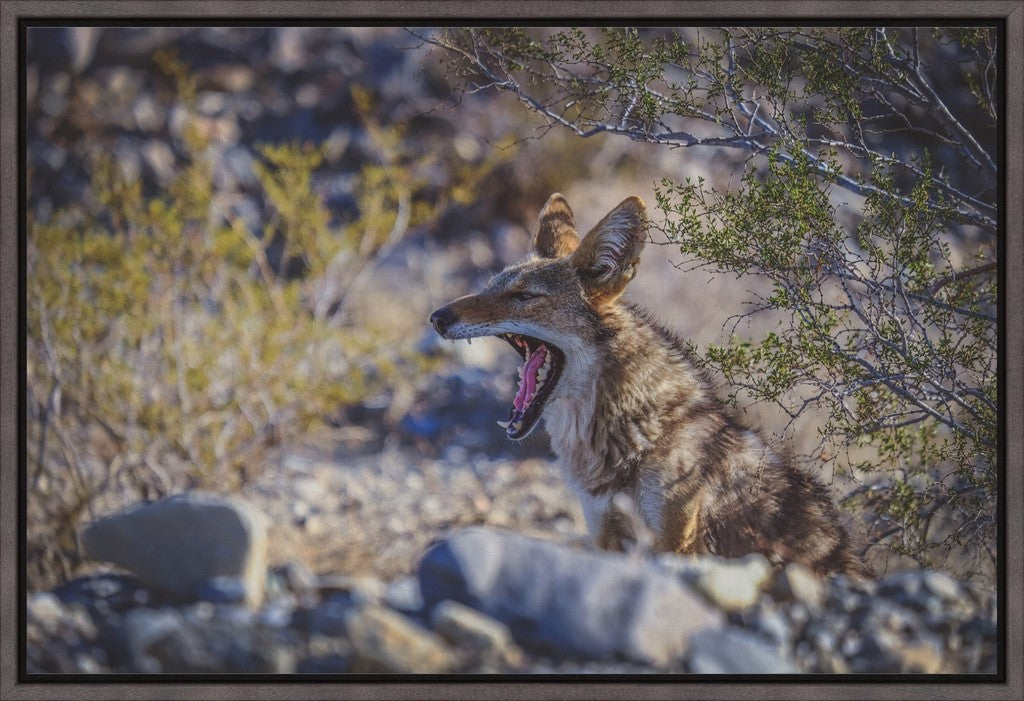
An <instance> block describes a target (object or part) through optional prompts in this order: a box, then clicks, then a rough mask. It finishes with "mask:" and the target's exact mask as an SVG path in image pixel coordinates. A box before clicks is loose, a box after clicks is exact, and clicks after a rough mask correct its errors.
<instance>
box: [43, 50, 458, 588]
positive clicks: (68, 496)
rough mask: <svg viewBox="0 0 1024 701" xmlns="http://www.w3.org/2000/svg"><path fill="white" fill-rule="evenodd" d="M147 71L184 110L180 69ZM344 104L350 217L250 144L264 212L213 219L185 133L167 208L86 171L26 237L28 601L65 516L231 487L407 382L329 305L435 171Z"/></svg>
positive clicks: (69, 529)
mask: <svg viewBox="0 0 1024 701" xmlns="http://www.w3.org/2000/svg"><path fill="white" fill-rule="evenodd" d="M160 63H161V65H163V66H164V67H165V69H166V70H167V71H168V72H169V73H170V74H171V75H173V76H176V77H177V79H178V83H179V97H180V99H182V100H184V102H185V103H186V104H187V103H188V99H189V96H190V95H191V94H193V93H194V90H190V89H189V88H188V85H189V77H188V73H187V71H185V70H184V69H183V68H182V66H181V64H180V63H177V62H176V60H175V59H174V58H173V57H169V56H167V55H163V56H161V57H160ZM354 97H355V100H354V101H355V102H356V103H357V106H358V107H359V109H360V110H361V114H362V115H363V119H364V122H365V128H366V132H367V135H368V136H369V139H370V141H371V143H372V145H373V151H374V153H375V155H376V156H377V161H376V162H372V163H366V164H364V165H362V166H361V168H359V170H358V172H356V173H355V174H354V175H355V178H354V180H355V183H356V184H355V187H354V191H353V195H354V199H355V207H354V208H353V214H352V215H351V216H350V217H349V218H348V219H347V220H342V221H334V220H333V216H332V213H331V212H330V211H329V210H328V209H327V208H326V206H325V204H324V202H323V201H322V199H321V198H320V196H319V195H318V194H317V193H316V192H315V189H314V186H313V176H314V174H315V172H316V171H317V169H318V168H319V167H320V166H321V165H322V163H323V158H324V152H323V149H322V148H320V147H318V146H314V145H309V144H283V145H265V146H263V147H261V148H260V149H258V153H259V158H258V163H257V165H256V167H255V171H256V176H257V178H258V181H259V190H260V194H261V195H262V196H263V197H264V198H265V201H266V203H267V206H268V209H269V210H270V211H271V212H272V213H273V214H272V216H271V217H270V219H269V221H268V224H267V225H266V228H265V229H264V230H263V231H262V232H253V231H250V230H249V228H248V226H247V225H246V223H245V222H244V221H243V219H242V218H241V217H240V216H237V215H235V214H234V213H232V212H226V211H223V209H222V208H221V207H220V206H218V205H217V204H216V200H215V197H214V194H215V187H214V183H213V181H212V176H211V170H212V169H211V167H210V165H211V164H210V160H209V151H208V150H207V146H208V144H207V142H206V141H205V140H204V138H203V136H202V134H201V132H200V130H199V129H197V128H194V127H189V128H187V129H186V130H185V142H186V143H185V151H186V153H185V157H184V159H183V161H182V163H181V164H180V168H179V171H178V173H177V175H176V177H175V178H174V180H173V182H172V183H171V185H170V186H169V187H168V188H167V189H166V191H165V192H162V193H160V194H158V195H156V196H153V197H147V196H144V195H143V192H142V188H141V185H140V183H139V182H138V181H137V180H136V181H132V180H128V179H126V178H125V177H124V175H123V174H122V173H121V171H120V169H119V167H118V165H117V164H116V163H115V162H114V161H113V160H112V159H110V158H100V159H98V160H97V161H96V162H94V163H92V183H91V187H90V189H89V192H88V195H87V198H86V200H85V201H83V202H81V203H78V204H74V205H72V206H69V207H68V208H67V209H65V210H63V211H61V212H58V213H56V214H54V215H53V216H52V217H50V218H49V219H48V220H47V221H45V222H44V221H36V220H30V221H29V225H28V239H27V246H28V248H27V260H28V274H27V282H28V286H27V287H28V289H27V299H28V338H27V343H28V349H27V350H28V391H29V400H28V413H29V416H28V429H29V435H28V439H29V450H28V513H29V523H28V554H27V562H28V565H29V586H30V588H33V589H34V588H38V587H44V586H48V585H51V584H52V583H53V582H54V581H55V580H59V579H63V578H66V577H67V576H69V575H70V574H71V570H72V568H73V567H74V566H75V564H76V563H77V561H78V555H77V546H76V542H75V532H76V529H77V527H78V525H79V523H80V522H81V521H82V519H84V518H89V517H92V516H95V515H98V514H100V513H102V512H104V511H108V510H110V509H112V508H114V507H116V506H120V505H122V504H127V503H131V502H132V501H134V500H136V499H138V498H143V499H152V498H156V497H159V496H161V495H163V494H166V493H168V492H171V491H175V490H178V489H181V488H183V487H186V486H188V487H203V488H208V489H214V490H219V491H226V490H232V489H235V488H237V487H238V486H239V485H241V484H242V483H244V482H245V481H246V479H247V478H249V477H250V476H251V475H252V473H253V471H254V470H257V469H258V468H259V465H260V463H261V460H262V459H263V458H264V457H265V451H266V449H267V448H268V447H270V446H273V445H276V444H279V443H282V442H288V441H291V440H294V439H297V438H298V437H300V436H306V434H307V433H308V432H311V431H313V430H314V429H315V428H316V427H317V426H318V425H322V423H323V421H324V420H325V419H327V418H329V417H331V416H332V415H337V412H338V410H339V408H341V407H344V406H346V405H350V404H354V403H357V402H360V401H362V400H363V399H365V398H366V397H368V396H370V395H372V394H375V393H378V392H380V391H381V390H382V389H383V388H385V387H387V386H388V385H389V384H391V383H393V382H395V381H396V380H397V379H398V378H400V377H408V376H411V375H413V374H416V373H417V372H421V371H422V369H423V367H424V366H423V363H425V362H426V361H425V360H424V359H423V358H421V357H420V356H418V355H416V354H415V353H414V352H413V351H412V350H411V349H410V348H408V347H404V346H401V345H394V346H392V345H390V341H391V339H384V338H382V337H381V335H380V334H379V333H376V332H374V331H371V330H367V329H366V328H361V327H357V326H354V325H351V324H349V323H347V322H346V318H345V312H346V302H347V301H348V296H349V292H350V290H351V289H352V284H353V282H354V280H355V279H356V278H357V276H358V275H359V274H360V273H362V272H363V271H364V270H366V269H368V266H371V264H372V262H373V261H374V260H375V259H376V258H377V257H379V256H380V255H381V254H382V252H384V251H386V250H387V249H388V248H389V247H390V246H392V245H393V244H395V243H396V242H397V241H399V240H400V239H402V237H403V236H405V234H406V233H407V232H408V231H410V230H411V229H413V228H415V227H420V226H424V225H426V224H427V223H428V222H430V221H432V220H433V219H435V218H436V217H437V216H438V215H439V213H440V212H441V210H442V209H443V208H444V207H445V201H444V199H443V198H441V197H439V196H438V195H437V194H436V193H437V192H438V191H439V190H440V189H441V188H439V187H438V185H437V183H436V182H433V180H436V179H437V178H436V177H433V176H431V177H428V176H430V175H431V171H430V168H431V166H432V159H431V158H429V157H427V156H422V155H420V156H417V155H413V154H412V153H411V151H410V149H409V148H408V145H407V143H406V142H405V140H404V139H403V134H402V132H401V130H400V129H399V128H397V127H394V126H383V125H380V124H378V123H376V121H374V119H373V117H372V116H371V113H372V98H371V95H370V94H369V93H368V92H366V91H361V90H357V91H356V93H355V94H354ZM470 175H474V174H470ZM453 184H454V185H458V186H464V184H463V183H462V182H461V181H460V180H459V178H454V183H453ZM275 247H276V249H277V250H278V251H279V252H280V256H279V260H278V261H276V262H275V261H272V260H271V256H270V255H269V252H270V251H271V250H273V249H275Z"/></svg>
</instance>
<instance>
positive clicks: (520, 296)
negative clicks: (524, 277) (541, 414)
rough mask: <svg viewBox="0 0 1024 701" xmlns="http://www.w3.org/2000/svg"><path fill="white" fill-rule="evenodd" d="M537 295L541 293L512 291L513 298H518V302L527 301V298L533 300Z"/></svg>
mask: <svg viewBox="0 0 1024 701" xmlns="http://www.w3.org/2000/svg"><path fill="white" fill-rule="evenodd" d="M536 297H540V295H537V294H534V293H532V292H526V291H525V290H522V291H519V292H513V293H512V299H514V300H516V301H517V302H526V301H527V300H531V299H534V298H536Z"/></svg>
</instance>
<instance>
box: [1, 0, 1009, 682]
mask: <svg viewBox="0 0 1024 701" xmlns="http://www.w3.org/2000/svg"><path fill="white" fill-rule="evenodd" d="M58 17H59V18H66V19H68V20H69V21H71V22H74V21H75V20H76V19H79V20H81V21H83V22H84V21H87V20H88V21H96V20H102V19H104V18H110V19H117V20H125V19H131V18H132V17H139V18H140V19H141V18H146V19H162V20H166V19H175V18H176V19H184V18H188V19H189V20H191V21H195V20H200V21H201V20H202V19H203V18H218V19H221V18H239V19H242V18H245V19H250V20H251V19H258V20H260V21H264V22H266V23H268V24H272V23H274V21H275V19H277V20H282V21H283V20H292V21H294V20H301V19H302V18H304V17H306V18H311V19H312V18H316V19H323V18H337V19H338V21H339V22H346V23H354V24H355V23H358V24H373V23H374V22H382V21H386V22H388V23H394V22H398V21H401V20H404V19H413V20H414V21H419V22H418V23H427V21H428V20H433V21H439V22H440V21H445V20H446V19H447V20H450V19H453V18H459V19H462V18H480V19H485V18H486V19H492V20H493V19H500V20H506V21H508V22H509V23H515V22H516V21H517V20H527V19H529V20H538V19H548V20H550V21H551V22H552V23H553V24H555V23H557V24H562V23H566V22H571V20H572V18H573V17H580V18H584V17H585V18H587V21H588V22H593V21H594V20H595V18H601V19H620V20H627V19H628V20H635V21H637V22H638V23H641V22H643V21H644V20H659V21H665V20H676V21H679V22H680V23H687V22H708V21H717V20H720V19H721V20H756V19H758V18H765V19H770V20H772V21H775V22H777V21H778V20H780V19H783V18H793V20H794V23H796V22H801V21H808V20H812V19H818V20H822V19H826V20H827V19H830V18H831V19H835V20H837V21H838V20H862V21H863V20H868V21H876V20H877V21H879V22H883V21H884V20H886V19H920V20H921V21H922V22H927V21H948V20H950V19H953V18H966V17H970V18H991V19H994V20H1002V21H1005V22H1006V43H1005V51H1006V57H1007V60H1006V66H1007V69H1008V70H1007V73H1008V74H1007V76H1006V78H1005V80H1006V82H1005V86H1006V118H1007V124H1008V125H1009V127H1008V129H1007V130H1006V132H1007V133H1006V143H1005V146H1006V151H1005V153H1006V156H1005V182H1006V190H1005V192H1006V193H1007V197H1006V201H1005V209H1006V211H1005V219H1004V221H1005V223H1006V229H1005V233H1006V242H1005V246H1004V256H1005V258H1004V260H1003V261H1002V266H1003V275H1004V277H1003V279H1002V287H1001V290H1002V294H1003V295H1005V297H1004V300H1005V309H1006V314H1005V317H1004V326H1003V330H1002V332H1003V344H1004V345H1003V349H1002V350H1003V355H1002V356H1001V357H1002V361H1003V362H1004V363H1005V375H1004V378H1005V382H1006V390H1005V394H1004V395H1003V396H1004V397H1005V402H1004V405H1003V406H1002V407H1001V410H1002V412H1003V416H1004V417H1005V438H1006V440H1005V443H1004V450H1005V453H1006V465H1005V473H1004V476H1005V480H1004V483H1003V487H1004V490H1003V492H1004V500H1003V516H1004V520H1003V523H1002V527H1003V533H1004V534H1005V536H1004V543H1005V550H1004V552H1003V557H1004V562H1005V565H1004V572H1005V581H1004V583H1003V586H1004V592H1005V599H1004V601H1005V604H1006V605H1005V619H1004V620H1005V629H1006V632H1007V636H1006V651H1005V655H1006V657H1005V659H1006V668H1005V670H1006V675H1005V679H1004V680H1002V681H984V682H972V681H969V680H967V679H965V678H964V677H958V678H956V680H955V681H950V682H945V681H943V682H936V681H934V680H933V679H929V680H924V681H919V680H915V679H914V678H913V677H912V676H911V677H908V678H906V680H901V681H899V682H887V683H878V682H863V681H856V680H850V681H847V680H845V679H844V680H843V681H841V682H834V681H832V680H827V681H825V680H820V679H815V678H814V677H810V678H808V679H807V680H806V681H785V682H766V681H764V680H763V679H758V680H756V681H750V680H744V679H736V678H733V679H723V680H722V681H715V682H707V681H693V682H691V681H687V680H685V679H682V678H680V680H679V681H672V682H665V681H651V682H632V681H630V682H629V683H623V682H620V681H617V680H616V679H615V678H614V677H609V678H601V679H597V678H589V677H572V678H568V679H566V680H564V681H562V680H559V681H549V680H543V681H541V680H537V681H530V680H528V679H524V680H523V681H518V680H517V681H511V682H509V681H499V682H495V681H488V680H487V679H486V677H483V678H481V679H479V680H477V679H468V680H467V679H466V678H465V677H462V678H459V679H458V680H454V681H453V680H451V679H447V678H440V679H435V678H426V677H425V678H423V679H422V680H421V679H415V680H413V681H410V680H409V678H403V679H402V680H401V681H395V682H381V681H378V680H377V678H374V680H373V681H368V680H360V678H359V676H358V675H351V676H350V677H347V678H345V680H344V681H339V680H337V679H338V678H334V679H335V680H334V681H329V682H327V681H325V682H320V681H315V682H308V681H301V682H291V681H281V680H273V681H270V682H269V683H268V682H262V681H260V682H253V681H233V680H232V679H231V678H230V677H227V678H223V679H217V680H209V681H202V682H182V681H175V682H162V681H158V682H152V681H145V682H142V681H140V682H130V681H124V682H117V683H108V682H88V681H86V682H78V681H76V682H75V683H54V682H45V683H37V682H32V681H24V680H22V679H20V678H19V655H18V641H19V636H20V633H19V631H20V627H21V626H22V625H23V621H22V620H21V618H20V616H21V613H22V612H23V604H24V600H23V593H22V592H21V591H20V590H19V572H18V565H19V559H18V547H19V542H20V533H21V529H23V528H24V524H23V523H22V522H21V518H20V512H19V499H18V497H19V489H21V488H22V487H23V485H20V484H19V482H18V474H19V472H18V459H19V456H20V455H22V454H23V446H20V445H19V436H18V425H19V421H18V417H19V410H20V407H22V406H23V405H21V403H20V401H19V391H20V389H21V384H20V382H21V379H20V376H21V374H22V372H23V365H22V364H21V363H22V361H23V357H22V355H21V349H19V342H20V336H19V328H18V324H19V304H20V303H21V300H19V285H18V282H19V261H20V260H21V258H22V256H21V252H20V251H19V245H20V244H19V240H20V237H19V229H18V227H19V212H18V197H19V193H20V190H21V183H20V182H19V177H18V175H19V169H18V166H19V157H20V154H21V153H22V152H23V150H24V144H22V143H20V142H19V135H18V128H17V125H18V115H19V109H20V105H19V104H18V101H17V99H15V97H16V96H18V95H19V75H18V73H19V70H20V68H21V67H20V66H19V55H18V52H19V31H20V26H21V22H22V21H25V20H40V19H46V18H58ZM0 94H2V95H3V100H0V173H2V182H3V187H2V188H0V202H2V210H0V386H2V392H0V699H53V698H74V699H83V700H84V699H101V698H102V699H109V698H123V699H155V698H161V699H197V700H198V699H234V698H239V699H241V698H253V699H255V698H260V699H314V698H339V699H340V698H347V699H369V698H380V699H412V698H418V699H438V698H450V699H463V698H465V699H470V698H472V699H520V698H530V699H570V698H606V699H633V698H650V699H670V698H671V699H676V698H678V699H690V698H740V699H755V698H757V699H811V698H831V699H854V698H857V699H909V698H973V699H1022V698H1024V663H1022V660H1024V649H1022V633H1024V600H1022V596H1024V591H1022V590H1024V491H1022V489H1024V314H1022V313H1021V312H1022V310H1024V198H1022V197H1020V193H1022V192H1024V173H1022V171H1024V132H1022V130H1021V129H1020V125H1022V124H1024V104H1022V103H1024V0H983V1H979V2H973V3H969V4H964V3H962V2H929V3H921V2H882V1H879V2H872V1H853V2H851V1H846V2H838V1H833V0H822V1H816V0H807V1H794V2H763V1H760V2H756V1H753V0H751V1H742V0H723V1H720V2H716V3H706V2H689V1H670V0H651V1H646V2H644V1H637V0H583V1H582V2H581V1H577V0H566V1H563V2H556V1H555V0H550V1H547V0H536V1H530V0H519V1H518V2H515V3H510V2H508V1H507V0H470V1H467V2H458V1H457V0H453V1H447V0H445V1H434V2H432V1H428V0H351V1H348V2H319V3H315V4H314V3H292V2H286V1H284V0H252V1H244V2H224V1H216V0H214V1H203V0H196V1H188V0H182V1H178V0H156V1H154V2H131V1H123V2H100V1H92V2H81V1H74V2H57V1H49V0H47V1H5V2H4V3H3V4H2V5H0Z"/></svg>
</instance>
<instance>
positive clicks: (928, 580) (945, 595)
mask: <svg viewBox="0 0 1024 701" xmlns="http://www.w3.org/2000/svg"><path fill="white" fill-rule="evenodd" d="M923 579H924V586H925V588H927V589H928V591H930V592H931V593H932V594H934V595H935V596H938V597H939V598H941V599H944V600H946V601H958V600H959V599H960V597H961V596H962V592H961V588H960V583H959V582H957V581H956V580H955V579H953V578H952V577H950V576H949V575H948V574H946V573H945V572H925V573H924V576H923Z"/></svg>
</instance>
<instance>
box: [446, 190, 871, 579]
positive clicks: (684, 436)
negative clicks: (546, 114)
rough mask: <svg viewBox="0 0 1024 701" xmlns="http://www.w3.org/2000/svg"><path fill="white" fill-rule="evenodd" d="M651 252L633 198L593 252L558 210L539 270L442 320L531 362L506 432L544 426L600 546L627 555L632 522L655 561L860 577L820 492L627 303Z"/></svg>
mask: <svg viewBox="0 0 1024 701" xmlns="http://www.w3.org/2000/svg"><path fill="white" fill-rule="evenodd" d="M645 239H646V218H645V208H644V204H643V202H642V201H641V200H640V198H638V197H631V198H629V199H627V200H625V201H624V202H623V203H621V204H620V205H619V206H618V207H616V208H615V209H613V210H612V211H611V212H610V213H609V214H608V215H607V216H605V218H604V219H602V220H601V222H600V223H598V225H597V226H596V227H595V228H594V229H593V230H592V231H591V232H590V233H589V234H587V235H586V236H584V237H583V238H582V239H580V238H579V236H578V235H577V233H576V229H575V223H574V218H573V214H572V211H571V210H570V208H569V205H568V203H566V201H565V199H564V198H563V197H562V196H561V195H557V194H556V195H552V197H551V198H550V199H549V200H548V202H547V204H546V205H545V207H544V209H543V210H542V211H541V215H540V220H539V222H538V226H537V232H536V234H535V236H534V241H533V249H534V253H535V257H534V258H532V259H531V260H529V261H527V262H525V263H520V264H518V265H514V266H511V267H509V268H507V269H506V270H504V271H503V272H502V273H500V274H499V275H497V276H496V277H495V278H494V279H493V280H492V281H491V283H490V284H489V285H488V286H487V288H486V289H484V290H483V291H481V292H480V293H478V294H475V295H468V296H466V297H462V298H460V299H457V300H455V301H454V302H451V303H450V304H448V305H446V306H444V307H442V308H441V309H438V310H437V311H435V312H434V313H433V314H432V315H431V321H432V323H433V324H434V325H435V327H436V328H437V330H438V332H439V333H441V334H442V335H444V336H446V337H448V338H471V337H475V336H483V335H496V336H500V337H502V338H504V339H505V340H507V341H508V342H509V343H511V344H512V346H513V347H514V348H516V350H517V351H518V352H519V353H520V355H521V356H522V357H523V361H524V365H523V368H522V371H521V381H520V386H519V391H518V392H517V394H516V397H515V399H514V401H513V406H512V409H511V412H510V416H509V420H508V421H507V422H500V423H501V424H502V425H503V426H505V427H506V431H507V433H508V435H509V437H511V438H513V439H521V438H523V437H525V436H526V435H527V434H528V433H530V431H532V430H533V428H534V427H535V426H536V425H537V423H538V422H539V419H540V418H541V417H542V416H543V418H544V422H545V426H546V428H547V431H548V433H549V434H550V436H551V446H552V449H553V450H554V452H555V453H556V454H557V455H558V457H559V459H560V461H561V463H562V466H563V469H564V470H565V472H566V477H567V479H568V481H569V483H570V484H571V485H572V486H573V487H574V488H575V490H576V491H577V493H578V494H579V496H580V499H581V501H582V503H583V507H584V512H585V513H586V515H587V521H588V526H589V527H590V530H591V533H592V534H593V535H594V537H595V539H596V540H597V542H598V544H599V545H601V546H602V547H605V548H611V549H617V548H621V547H623V545H624V543H625V542H627V541H628V540H630V539H631V538H633V537H634V535H635V533H634V532H633V530H634V522H635V520H634V519H631V518H629V517H628V515H627V514H624V513H623V512H621V511H619V510H618V509H617V508H616V507H615V506H614V505H613V502H612V498H613V497H614V496H615V495H617V494H624V495H625V496H627V497H629V498H630V500H631V501H632V503H633V505H634V506H635V510H636V511H637V512H638V513H639V515H640V516H641V517H642V518H643V521H644V522H645V524H646V527H647V528H649V529H650V530H651V531H653V533H654V534H655V546H656V548H657V549H659V550H666V551H674V552H681V553H714V554H718V555H723V556H726V557H733V556H738V555H743V554H747V553H750V552H760V553H763V554H765V555H766V556H767V557H769V559H771V560H773V561H775V562H783V561H797V562H801V563H803V564H806V565H808V566H810V567H812V568H814V569H815V570H818V571H820V572H839V571H841V572H847V573H850V574H858V575H863V574H866V570H865V569H864V567H863V565H862V564H861V563H860V562H859V560H858V559H857V558H856V557H855V556H854V555H853V553H852V551H851V548H850V545H849V542H848V537H847V534H846V532H845V531H844V530H843V528H842V527H841V526H840V524H839V521H838V514H837V512H836V509H835V506H834V505H833V504H832V501H831V499H830V497H829V495H828V492H827V490H826V489H825V487H824V486H823V485H822V484H821V483H820V482H819V481H817V480H816V479H814V478H813V477H812V476H811V475H809V474H808V473H806V472H804V471H802V470H800V469H798V468H797V467H795V466H793V465H792V464H791V463H789V462H788V461H787V460H785V459H783V458H782V457H780V456H779V455H778V454H777V453H775V452H773V451H772V450H771V449H770V448H769V447H768V446H767V445H766V444H765V442H764V440H763V439H762V438H761V436H760V435H759V434H758V433H757V432H756V431H753V430H751V429H750V428H748V427H746V426H745V425H744V424H743V423H742V422H741V421H739V420H738V419H737V418H736V417H735V416H734V415H733V414H732V413H731V412H730V411H729V410H728V409H727V408H726V407H725V406H724V405H723V404H722V403H721V402H720V401H719V400H718V399H717V397H716V394H715V391H714V387H713V385H712V383H711V382H710V381H709V379H708V378H707V377H706V375H705V374H704V373H703V372H702V371H701V369H700V368H699V367H698V365H697V364H696V363H695V362H694V360H693V359H692V357H691V356H690V355H689V353H688V352H687V350H686V348H685V346H684V344H683V343H682V342H681V341H680V340H679V339H678V338H677V337H676V336H675V335H674V334H673V333H672V332H670V331H669V330H667V329H666V328H665V327H664V326H662V325H661V324H660V323H658V322H657V321H655V320H654V319H653V318H652V317H651V316H650V315H649V314H647V313H646V312H645V311H644V310H642V309H640V308H639V307H637V306H635V305H632V304H629V303H624V302H622V301H621V299H620V297H621V294H622V292H623V290H624V289H625V287H626V285H627V284H628V283H629V281H630V280H632V278H633V277H634V276H635V275H636V271H637V266H638V264H639V256H640V251H641V249H642V248H643V245H644V242H645Z"/></svg>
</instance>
